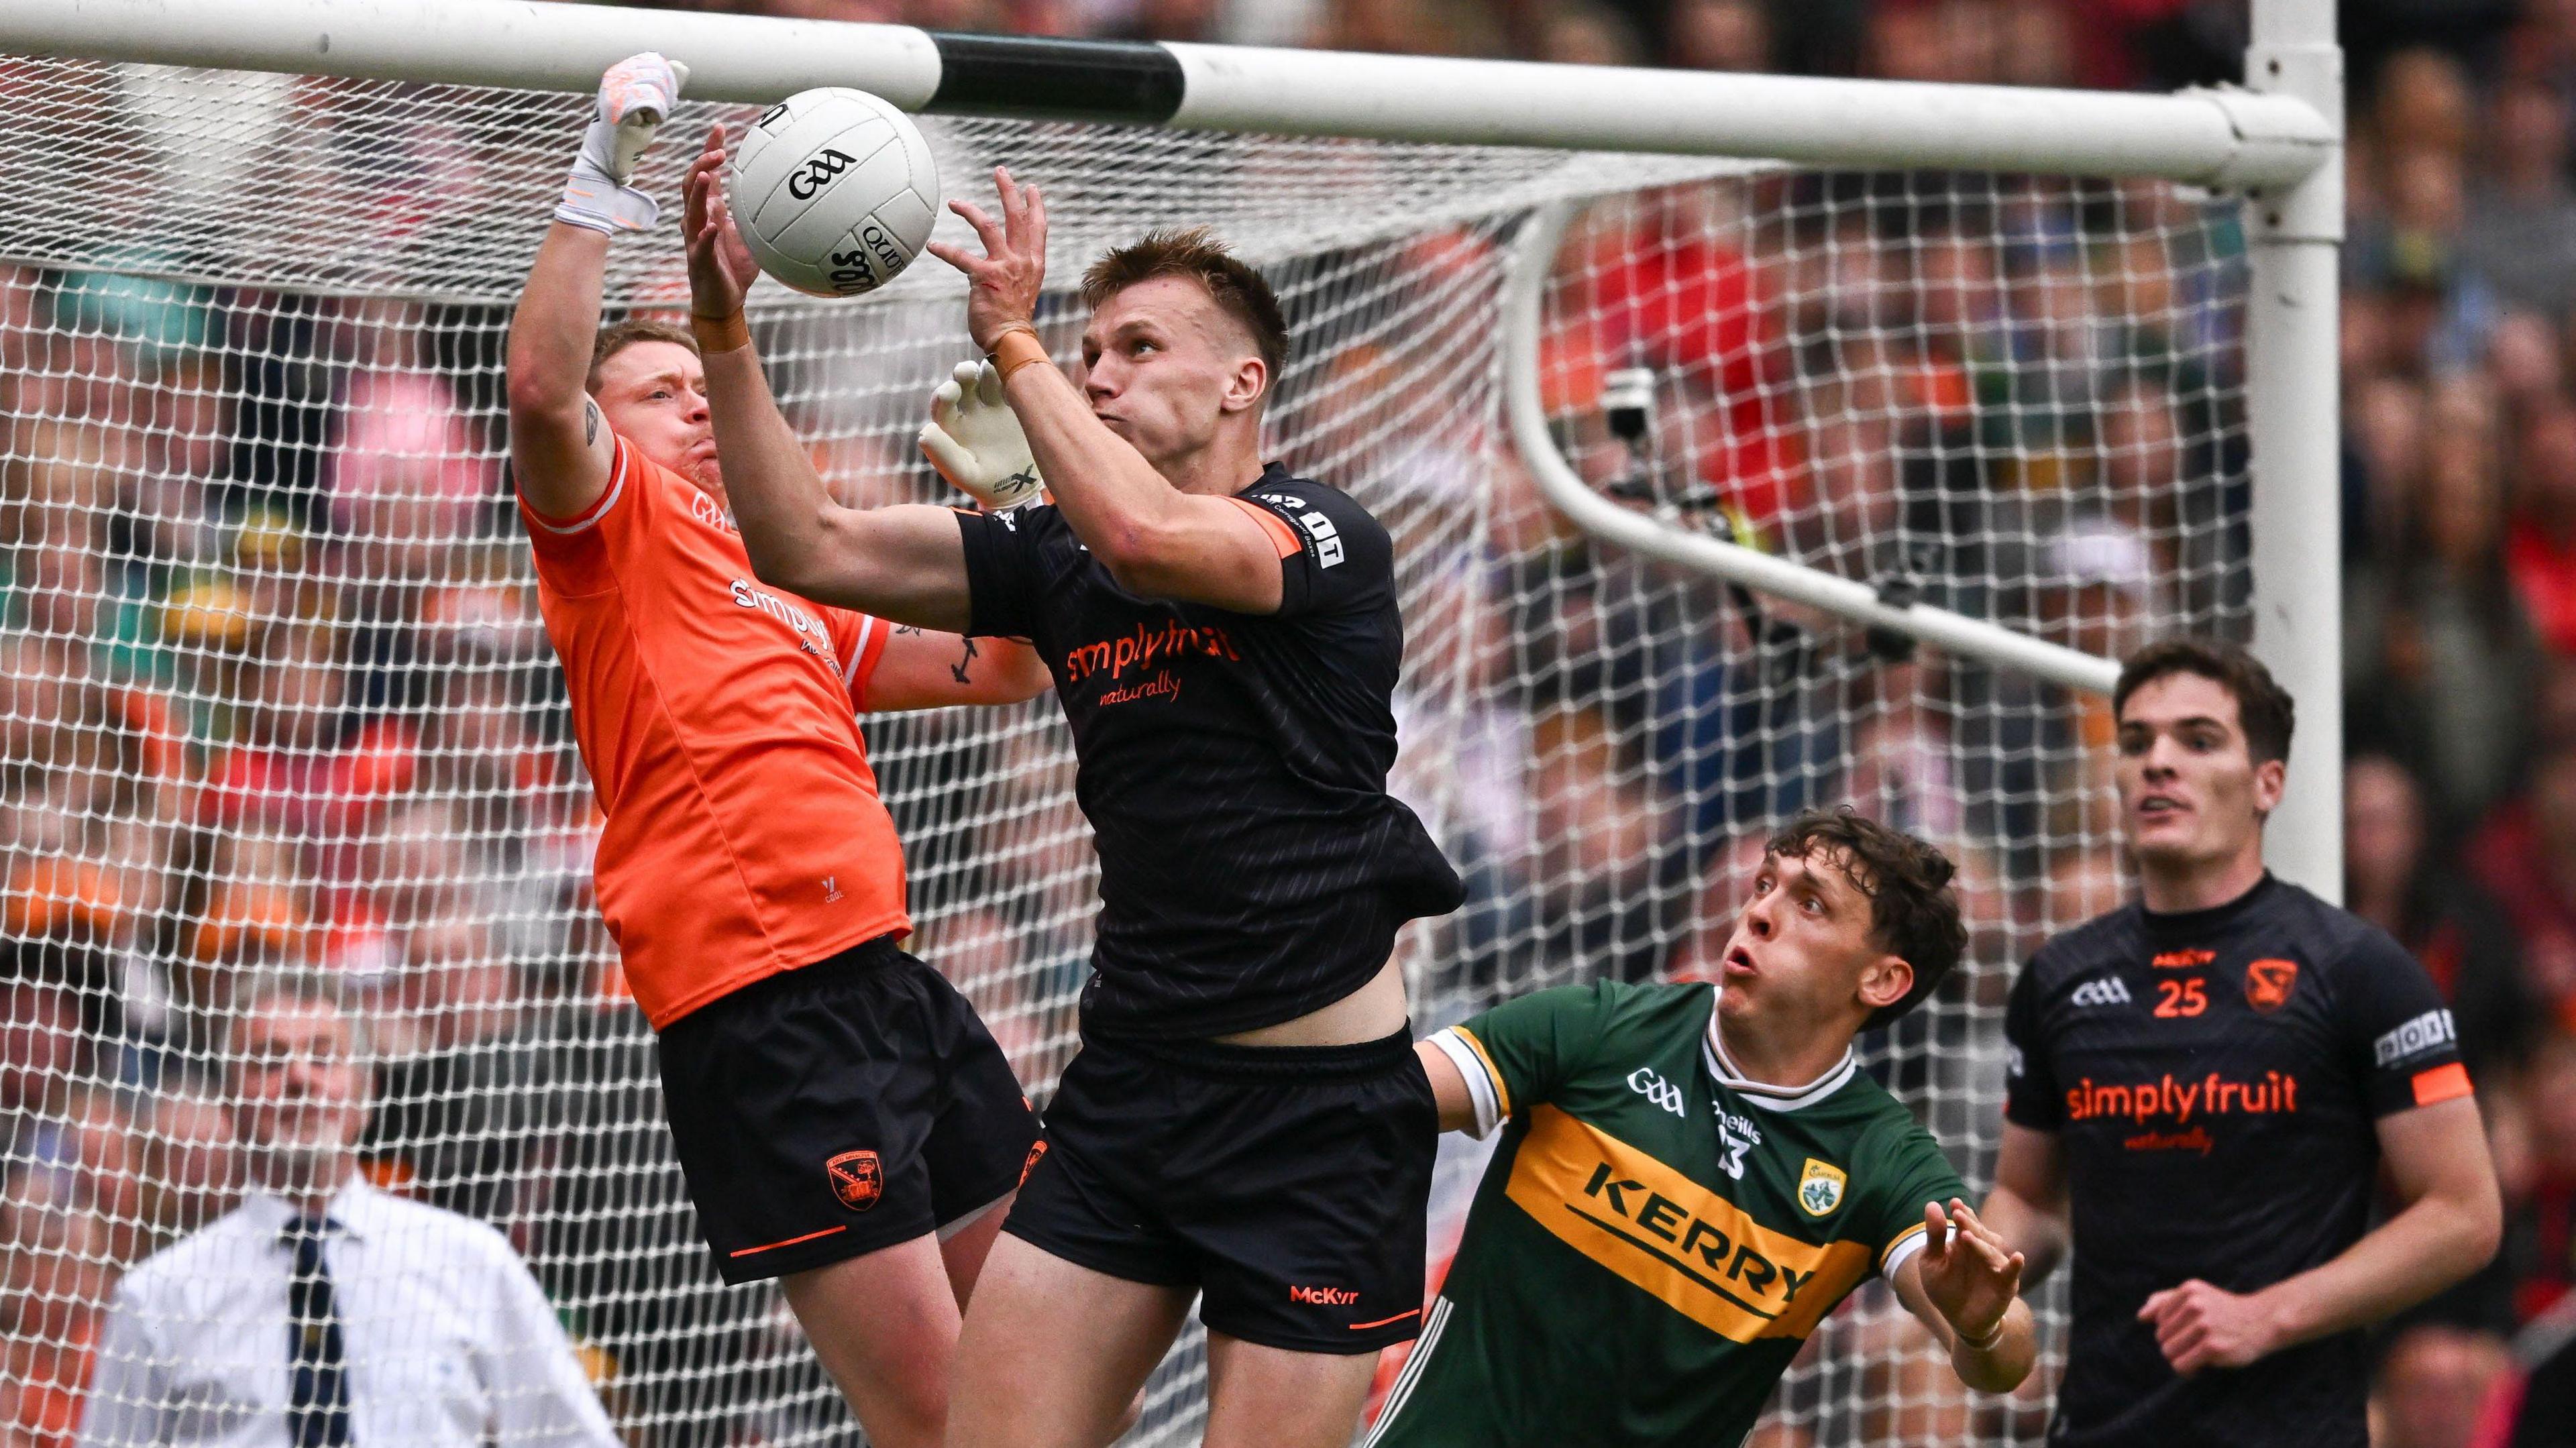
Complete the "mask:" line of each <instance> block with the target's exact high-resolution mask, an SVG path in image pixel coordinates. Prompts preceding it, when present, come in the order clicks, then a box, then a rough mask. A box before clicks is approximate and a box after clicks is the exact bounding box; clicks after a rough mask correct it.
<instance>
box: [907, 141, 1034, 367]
mask: <svg viewBox="0 0 2576 1448" xmlns="http://www.w3.org/2000/svg"><path fill="white" fill-rule="evenodd" d="M993 188H994V190H996V191H997V192H999V193H1000V194H1001V199H1002V219H1001V220H1000V221H999V222H996V221H995V220H993V218H992V217H991V216H989V215H987V214H985V212H984V209H983V208H982V207H980V206H977V205H976V204H974V203H973V202H971V201H951V202H949V203H948V209H949V210H951V211H954V212H956V213H957V214H958V215H959V216H962V217H964V218H966V224H967V225H969V226H971V227H973V228H975V235H976V236H977V237H979V238H981V239H982V240H983V243H984V254H983V255H982V256H976V255H974V254H973V253H971V252H969V251H967V250H966V249H965V248H964V247H957V246H950V245H948V244H947V243H946V242H939V241H934V242H932V243H930V245H929V247H928V248H926V249H927V250H928V251H929V252H930V254H931V255H932V256H935V257H937V258H939V259H940V260H941V261H944V262H946V263H948V264H949V265H950V266H953V267H955V268H957V269H958V270H959V271H962V272H964V273H965V274H966V332H967V335H969V336H971V337H973V338H974V339H975V345H976V346H977V347H980V348H982V349H983V350H985V351H987V352H990V351H992V350H993V348H994V347H995V346H996V345H998V344H999V343H1000V342H1001V340H1002V334H1003V333H1005V332H1008V331H1010V330H1011V329H1012V328H1013V327H1015V326H1016V327H1032V326H1033V325H1034V321H1033V319H1034V318H1035V317H1036V316H1037V308H1038V291H1039V288H1041V287H1042V286H1044V285H1045V283H1046V231H1047V220H1046V198H1045V197H1044V196H1041V195H1039V194H1038V188H1036V187H1035V186H1022V185H1020V184H1019V183H1018V182H1016V181H1013V180H1012V179H1011V172H1010V168H1008V167H1006V166H996V167H994V168H993Z"/></svg>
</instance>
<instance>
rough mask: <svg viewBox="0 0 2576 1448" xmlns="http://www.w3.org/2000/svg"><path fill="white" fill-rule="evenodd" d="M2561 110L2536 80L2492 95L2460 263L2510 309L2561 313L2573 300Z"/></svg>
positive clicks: (2573, 213)
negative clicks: (2483, 164)
mask: <svg viewBox="0 0 2576 1448" xmlns="http://www.w3.org/2000/svg"><path fill="white" fill-rule="evenodd" d="M2567 124H2568V122H2567V105H2566V102H2565V101H2564V100H2563V99H2562V98H2561V97H2560V96H2559V95H2558V93H2557V92H2556V91H2554V90H2552V89H2550V88H2549V87H2548V86H2546V85H2544V84H2541V83H2540V82H2537V81H2514V82H2510V83H2508V84H2507V85H2505V86H2504V88H2503V89H2502V90H2501V91H2500V92H2499V93H2498V94H2497V96H2496V98H2495V103H2494V105H2493V106H2491V107H2490V108H2489V109H2488V112H2487V116H2486V127H2485V129H2486V132H2487V135H2486V144H2485V145H2484V146H2482V147H2481V148H2480V151H2481V154H2482V156H2483V157H2484V159H2485V161H2486V169H2485V174H2484V175H2483V176H2482V177H2481V178H2479V180H2478V182H2477V183H2476V184H2475V185H2474V186H2473V189H2472V190H2471V192H2470V195H2469V207H2468V215H2467V217H2466V219H2465V220H2464V221H2463V223H2462V225H2461V228H2460V255H2461V259H2462V260H2463V261H2464V262H2466V263H2467V264H2468V265H2469V266H2470V267H2472V268H2474V269H2475V270H2476V271H2477V273H2478V274H2479V275H2480V276H2483V277H2485V278H2486V279H2487V281H2488V282H2490V283H2491V284H2493V285H2494V287H2495V289H2496V293H2497V295H2498V296H2500V297H2502V298H2503V299H2504V300H2505V301H2507V302H2509V303H2512V304H2514V305H2516V306H2522V307H2529V308H2532V309H2534V310H2536V311H2540V312H2546V313H2563V312H2565V311H2566V310H2567V309H2568V307H2569V305H2570V304H2571V303H2576V193H2571V192H2570V191H2569V189H2568V184H2567Z"/></svg>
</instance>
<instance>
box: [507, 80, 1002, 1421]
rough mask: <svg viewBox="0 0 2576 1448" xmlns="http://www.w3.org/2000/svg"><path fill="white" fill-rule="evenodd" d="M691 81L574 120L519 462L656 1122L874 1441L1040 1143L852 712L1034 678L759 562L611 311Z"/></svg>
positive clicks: (528, 326) (937, 1355)
mask: <svg viewBox="0 0 2576 1448" xmlns="http://www.w3.org/2000/svg"><path fill="white" fill-rule="evenodd" d="M683 78H684V75H683V72H682V70H681V69H680V67H678V66H676V65H674V64H672V63H670V62H668V61H665V60H664V59H662V58H661V57H660V56H657V55H639V56H635V57H633V58H631V59H629V60H626V61H623V62H621V63H620V64H618V65H616V66H615V67H613V68H611V69H610V70H609V72H608V73H607V75H606V77H605V78H604V79H603V80H602V82H601V85H600V91H599V103H598V109H597V112H596V117H595V119H594V120H593V121H592V123H591V126H590V129H589V131H588V132H587V134H586V135H585V137H584V141H583V145H582V149H581V153H580V156H579V158H578V159H577V160H576V161H575V162H574V164H573V168H572V175H571V177H570V179H569V180H568V181H567V182H566V184H565V187H564V193H563V200H562V204H561V205H559V206H558V207H557V208H556V209H555V213H554V215H555V224H554V226H553V227H552V228H551V229H550V230H549V231H548V232H547V233H546V238H545V241H544V243H543V244H542V245H541V246H540V247H539V248H538V251H537V256H536V262H535V264H534V266H533V267H532V268H531V269H530V271H529V275H528V284H527V290H526V291H525V293H524V294H522V296H521V298H520V302H519V309H518V315H517V317H516V318H515V319H514V321H513V322H512V324H511V329H510V350H509V404H510V456H511V462H512V466H513V471H514V474H515V477H516V480H517V487H518V497H519V509H520V513H521V516H522V517H523V519H524V520H525V521H526V524H527V529H528V538H529V541H530V543H531V544H532V545H533V546H534V549H535V552H536V563H537V585H538V597H539V600H540V602H541V604H542V606H543V609H544V614H545V622H546V633H547V636H548V637H549V638H550V639H552V641H553V643H554V646H555V651H556V653H557V654H558V655H560V656H561V658H562V660H563V666H564V677H565V681H566V684H567V686H568V687H569V689H570V692H571V698H572V717H573V726H574V731H575V733H576V735H577V736H578V739H579V742H580V746H581V755H582V761H583V763H584V764H585V765H587V766H588V768H589V771H590V776H591V780H592V783H593V785H594V787H595V788H596V789H597V791H598V795H599V802H600V807H601V809H602V810H603V811H605V813H606V815H607V823H606V826H605V827H604V828H603V830H602V832H601V835H600V841H599V852H598V859H597V875H598V891H599V904H600V913H601V914H602V915H603V916H605V917H606V919H607V923H608V928H609V931H610V933H611V934H612V935H614V936H615V937H616V940H617V946H618V950H619V953H620V955H621V956H622V957H623V959H624V962H625V968H626V976H627V980H628V982H629V984H630V985H631V986H632V988H633V990H634V993H635V998H636V1001H637V1003H638V1004H640V1005H641V1006H642V1007H643V1009H644V1012H645V1014H646V1016H647V1017H648V1018H649V1019H650V1020H651V1022H652V1024H653V1027H654V1029H655V1030H656V1031H658V1032H659V1033H660V1036H661V1061H662V1079H663V1086H664V1098H665V1101H666V1104H667V1105H668V1107H669V1110H670V1118H671V1133H672V1137H673V1140H674V1142H675V1143H676V1144H677V1146H678V1149H679V1156H680V1163H681V1166H682V1168H683V1169H684V1171H685V1172H686V1175H687V1178H688V1184H689V1193H690V1196H691V1198H692V1200H693V1201H694V1202H695V1203H696V1205H697V1212H698V1219H699V1224H700V1228H701V1230H702V1231H703V1232H704V1234H705V1236H706V1241H707V1245H708V1246H709V1248H710V1249H712V1251H713V1252H714V1255H715V1262H716V1266H717V1268H718V1269H719V1270H720V1271H721V1272H722V1273H723V1275H724V1277H725V1279H726V1280H727V1281H729V1282H736V1283H739V1282H746V1281H751V1280H754V1279H757V1278H764V1277H775V1278H778V1279H780V1285H781V1286H782V1287H783V1288H784V1289H785V1292H786V1295H787V1301H788V1304H789V1305H790V1306H791V1307H793V1308H794V1309H795V1312H796V1315H797V1318H798V1320H799V1321H801V1322H802V1323H803V1324H804V1326H805V1329H806V1332H807V1334H808V1335H809V1336H810V1337H811V1338H812V1340H813V1343H814V1347H815V1351H816V1353H817V1354H818V1355H819V1356H820V1357H821V1359H822V1361H823V1364H824V1366H825V1367H826V1368H827V1369H829V1370H830V1372H831V1373H832V1376H833V1378H834V1380H835V1381H836V1382H838V1383H839V1385H840V1387H841V1391H842V1392H843V1394H844V1395H846V1396H847V1397H848V1399H849V1400H850V1403H851V1405H852V1407H853V1408H854V1409H856V1411H857V1413H858V1416H859V1420H860V1422H861V1423H862V1424H863V1425H864V1426H865V1427H866V1429H867V1431H868V1436H869V1438H870V1440H871V1441H873V1442H875V1443H877V1444H880V1445H886V1448H926V1445H930V1444H935V1443H937V1442H938V1441H939V1440H940V1436H941V1433H942V1431H943V1427H944V1420H945V1416H946V1411H947V1370H948V1365H949V1358H950V1355H951V1352H952V1350H953V1347H954V1344H955V1342H956V1337H957V1330H958V1323H959V1316H960V1311H961V1308H962V1305H963V1304H964V1302H965V1300H966V1296H967V1293H968V1290H969V1289H970V1288H971V1287H972V1285H973V1283H974V1281H975V1277H976V1274H977V1272H978V1271H979V1270H980V1269H981V1267H982V1264H983V1260H984V1256H985V1254H986V1252H987V1251H988V1250H989V1249H990V1248H991V1246H992V1243H993V1239H994V1234H995V1232H996V1231H997V1229H998V1228H999V1227H1000V1225H1001V1220H1002V1215H1003V1211H1004V1209H1005V1207H1006V1204H1007V1202H1008V1199H1009V1197H1010V1196H1011V1194H1012V1192H1013V1191H1014V1189H1015V1188H1016V1187H1017V1185H1018V1183H1019V1180H1020V1177H1021V1175H1022V1173H1023V1171H1024V1170H1025V1167H1026V1162H1027V1159H1028V1156H1029V1153H1030V1149H1031V1146H1032V1144H1033V1143H1034V1142H1035V1140H1036V1137H1037V1129H1036V1123H1035V1120H1034V1118H1033V1117H1032V1116H1031V1114H1030V1111H1029V1108H1028V1105H1027V1103H1026V1102H1025V1101H1024V1099H1023V1098H1022V1096H1021V1094H1020V1086H1019V1082H1018V1081H1017V1080H1016V1079H1015V1078H1014V1076H1013V1074H1012V1071H1011V1067H1010V1063H1009V1062H1008V1061H1007V1060H1005V1059H1004V1057H1003V1055H1002V1052H1001V1050H1000V1048H999V1047H997V1046H996V1045H995V1044H994V1042H993V1039H992V1037H991V1035H989V1034H988V1033H987V1032H986V1030H985V1028H984V1026H983V1024H982V1022H980V1021H978V1020H977V1019H976V1017H975V1014H974V1012H973V1010H972V1009H971V1008H969V1006H968V1005H967V1003H966V1000H965V998H964V997H963V996H961V995H960V994H959V993H958V992H957V990H956V989H955V988H954V987H953V986H951V985H950V984H949V983H948V982H947V981H946V980H944V979H942V978H941V977H940V975H939V974H938V973H937V972H936V971H933V970H932V969H930V968H929V967H928V966H926V965H924V964H922V963H921V962H920V961H918V960H915V959H913V958H912V957H911V956H909V955H906V954H904V953H903V952H902V951H901V950H899V949H898V948H897V946H896V942H897V941H899V940H900V939H901V938H902V937H903V936H904V935H905V933H906V932H908V931H909V930H910V929H911V922H910V921H909V919H908V918H907V917H906V915H905V910H904V869H903V855H902V851H901V849H900V848H899V846H898V845H897V843H896V840H895V831H894V822H893V820H892V819H891V818H889V817H888V815H887V813H886V808H885V805H884V804H883V802H882V801H881V800H880V799H879V798H878V792H877V781H876V777H875V775H874V774H873V773H872V772H871V771H870V769H869V766H868V759H867V753H866V750H865V747H864V746H863V744H862V742H861V739H860V734H859V729H858V725H857V723H856V721H855V720H854V719H853V718H852V710H853V709H854V708H857V709H905V708H921V707H928V706H932V705H940V704H959V703H998V702H1007V701H1013V700H1019V699H1025V698H1028V697H1030V696H1032V695H1033V694H1035V693H1037V692H1038V691H1039V690H1040V689H1042V688H1044V687H1045V685H1046V682H1047V674H1046V671H1045V669H1044V668H1043V667H1041V666H1040V665H1039V664H1038V663H1037V660H1036V658H1035V656H1034V655H1033V654H1032V653H1031V652H1030V651H1029V650H1028V649H1027V648H1026V647H1025V646H1022V645H1015V644H1010V643H1006V642H1000V641H969V640H966V639H963V638H960V637H958V636H957V635H955V634H941V633H935V632H925V631H919V630H905V629H897V628H892V627H890V626H888V625H887V624H886V623H885V622H884V621H883V620H880V619H877V618H872V617H869V616H867V615H865V614H860V613H854V612H850V611H848V610H844V609H836V608H829V607H826V606H824V605H821V604H818V603H814V602H812V601H810V600H808V599H804V598H800V597H798V596H796V595H795V594H793V593H790V592H787V591H785V590H783V589H780V588H777V587H774V586H771V585H768V584H764V583H762V582H761V581H759V579H758V578H757V577H756V576H755V575H754V574H753V572H752V567H751V561H750V559H749V558H747V557H746V556H745V555H744V552H743V543H742V538H741V536H740V534H739V532H738V531H737V529H736V527H735V523H734V519H733V515H732V512H731V510H730V508H729V506H728V500H727V497H726V494H725V485H724V475H723V472H722V470H721V469H720V468H719V466H718V464H717V458H716V446H715V434H714V431H713V424H712V420H711V418H710V416H709V409H708V397H707V387H706V379H705V372H704V369H703V368H702V366H701V365H700V362H699V357H698V347H697V344H696V342H695V341H694V340H693V339H692V338H691V336H690V334H689V333H688V332H686V331H684V330H681V329H679V328H677V327H673V326H669V325H667V324H659V323H648V322H621V323H618V324H616V325H614V326H611V327H609V328H607V329H606V330H604V331H603V330H602V329H601V327H600V325H599V323H600V288H601V279H602V273H603V269H604V267H605V263H606V260H607V257H608V249H609V245H610V243H611V241H612V239H613V238H614V237H615V236H616V235H617V234H619V233H624V232H639V231H644V230H647V229H649V228H651V227H652V225H653V223H654V221H655V219H656V208H655V206H654V203H653V202H652V200H651V199H650V198H648V197H646V196H645V195H644V194H643V193H642V192H640V191H637V190H635V189H633V188H632V187H630V186H629V185H628V184H627V182H628V178H629V173H630V171H631V168H632V167H633V166H634V164H635V160H636V158H637V157H638V156H639V155H640V154H641V153H642V152H643V150H644V148H645V147H646V146H647V145H649V144H650V143H651V141H652V138H653V133H654V130H655V129H656V128H657V127H658V126H659V125H660V123H661V122H662V120H663V119H664V118H665V117H666V116H668V115H669V113H670V108H671V105H672V102H673V101H674V100H676V99H677V98H678V95H679V91H680V85H681V81H682V79H683Z"/></svg>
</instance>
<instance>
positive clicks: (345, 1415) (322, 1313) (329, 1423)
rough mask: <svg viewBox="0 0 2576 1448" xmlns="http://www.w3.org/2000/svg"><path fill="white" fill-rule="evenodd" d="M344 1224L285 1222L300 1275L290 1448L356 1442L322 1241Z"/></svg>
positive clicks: (292, 1341) (290, 1362) (294, 1302)
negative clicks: (350, 1425) (353, 1438)
mask: <svg viewBox="0 0 2576 1448" xmlns="http://www.w3.org/2000/svg"><path fill="white" fill-rule="evenodd" d="M339 1225H340V1224H339V1223H337V1222H335V1221H332V1220H331V1219H330V1218H329V1217H313V1216H299V1217H295V1218H293V1219H291V1220H289V1221H288V1222H287V1224H286V1234H285V1237H284V1241H285V1244H286V1245H287V1246H289V1247H292V1248H294V1249H295V1275H294V1277H292V1278H291V1279H289V1280H288V1282H287V1286H286V1314H287V1321H286V1362H287V1372H288V1394H287V1400H286V1441H287V1444H288V1448H325V1445H334V1448H336V1445H343V1444H346V1443H348V1442H350V1441H351V1435H350V1433H349V1369H348V1359H347V1358H346V1357H345V1356H344V1355H343V1353H342V1350H341V1343H340V1303H339V1299H338V1297H337V1296H336V1295H334V1294H333V1292H332V1290H331V1267H330V1264H329V1263H328V1262H326V1261H324V1260H323V1257H322V1244H323V1239H324V1238H325V1237H327V1236H328V1235H329V1234H330V1233H331V1232H332V1231H334V1230H335V1229H337V1228H338V1227H339Z"/></svg>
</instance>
